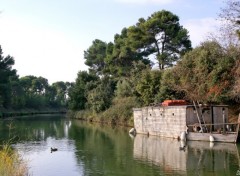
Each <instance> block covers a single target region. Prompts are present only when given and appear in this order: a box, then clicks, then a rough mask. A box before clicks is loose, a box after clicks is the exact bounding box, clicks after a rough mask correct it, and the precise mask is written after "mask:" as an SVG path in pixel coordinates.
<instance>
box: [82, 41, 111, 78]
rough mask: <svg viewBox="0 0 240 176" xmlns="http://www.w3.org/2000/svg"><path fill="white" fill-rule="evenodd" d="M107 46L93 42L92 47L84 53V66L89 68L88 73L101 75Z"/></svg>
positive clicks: (103, 43)
mask: <svg viewBox="0 0 240 176" xmlns="http://www.w3.org/2000/svg"><path fill="white" fill-rule="evenodd" d="M106 49H107V44H106V43H105V42H103V41H101V40H98V39H96V40H94V41H93V43H92V45H91V46H90V47H89V48H88V49H87V51H84V59H86V61H85V64H86V65H88V66H89V67H90V69H89V70H90V71H92V72H93V73H95V74H97V75H102V74H103V71H104V68H105V61H104V59H105V58H106Z"/></svg>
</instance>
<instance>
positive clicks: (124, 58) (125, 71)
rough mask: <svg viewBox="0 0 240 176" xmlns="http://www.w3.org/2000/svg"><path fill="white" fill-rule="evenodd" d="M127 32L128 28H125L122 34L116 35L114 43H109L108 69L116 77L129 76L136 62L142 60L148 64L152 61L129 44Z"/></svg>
mask: <svg viewBox="0 0 240 176" xmlns="http://www.w3.org/2000/svg"><path fill="white" fill-rule="evenodd" d="M127 33H128V29H127V28H123V29H122V31H121V34H116V35H115V36H114V44H113V45H111V44H109V45H108V48H107V58H106V63H107V69H108V71H109V72H110V74H111V75H114V76H115V77H120V76H125V77H128V76H129V75H130V72H129V70H131V68H132V67H133V64H134V62H137V61H140V60H141V61H142V62H143V63H145V64H146V65H147V64H149V63H150V61H149V60H148V59H144V58H143V57H142V56H141V55H139V54H138V53H137V52H136V50H133V49H132V48H131V47H130V46H129V45H128V35H127Z"/></svg>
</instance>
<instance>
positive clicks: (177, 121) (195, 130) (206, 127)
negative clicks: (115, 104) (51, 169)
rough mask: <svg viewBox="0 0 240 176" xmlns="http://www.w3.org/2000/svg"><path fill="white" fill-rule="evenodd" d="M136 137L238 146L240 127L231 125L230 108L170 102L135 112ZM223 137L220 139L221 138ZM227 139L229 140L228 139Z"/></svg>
mask: <svg viewBox="0 0 240 176" xmlns="http://www.w3.org/2000/svg"><path fill="white" fill-rule="evenodd" d="M133 112H134V128H135V130H136V132H137V133H142V134H148V135H157V136H163V137H171V138H180V136H181V133H182V132H185V133H186V138H187V139H188V140H207V141H209V136H210V135H211V136H212V137H213V138H214V139H215V141H222V142H236V140H237V134H238V128H239V125H238V123H228V106H226V105H201V104H198V103H195V102H194V103H193V104H188V103H187V102H186V101H184V100H167V101H164V102H163V103H161V104H159V105H156V106H148V107H143V108H134V109H133ZM220 134H221V135H220ZM227 138H228V139H227Z"/></svg>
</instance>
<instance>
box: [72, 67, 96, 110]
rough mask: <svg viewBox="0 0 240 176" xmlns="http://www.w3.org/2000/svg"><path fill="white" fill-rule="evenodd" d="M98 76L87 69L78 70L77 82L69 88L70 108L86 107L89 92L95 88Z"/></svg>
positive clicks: (80, 108)
mask: <svg viewBox="0 0 240 176" xmlns="http://www.w3.org/2000/svg"><path fill="white" fill-rule="evenodd" d="M98 79H99V78H98V77H97V76H96V75H93V74H91V73H88V72H86V71H80V72H78V77H77V79H76V82H75V84H74V85H73V86H72V88H71V89H69V108H70V109H72V110H83V109H85V108H86V103H87V96H88V94H87V93H88V92H89V91H91V90H92V89H93V88H95V86H96V85H95V84H94V82H96V81H98Z"/></svg>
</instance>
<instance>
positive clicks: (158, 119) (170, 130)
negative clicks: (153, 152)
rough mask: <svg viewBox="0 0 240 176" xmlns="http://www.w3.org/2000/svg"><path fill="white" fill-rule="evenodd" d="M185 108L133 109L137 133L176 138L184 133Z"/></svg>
mask: <svg viewBox="0 0 240 176" xmlns="http://www.w3.org/2000/svg"><path fill="white" fill-rule="evenodd" d="M186 107H187V106H159V107H144V108H141V109H134V126H135V129H136V131H137V133H143V134H149V135H157V136H164V137H173V138H178V137H179V136H180V134H181V132H183V131H186Z"/></svg>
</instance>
